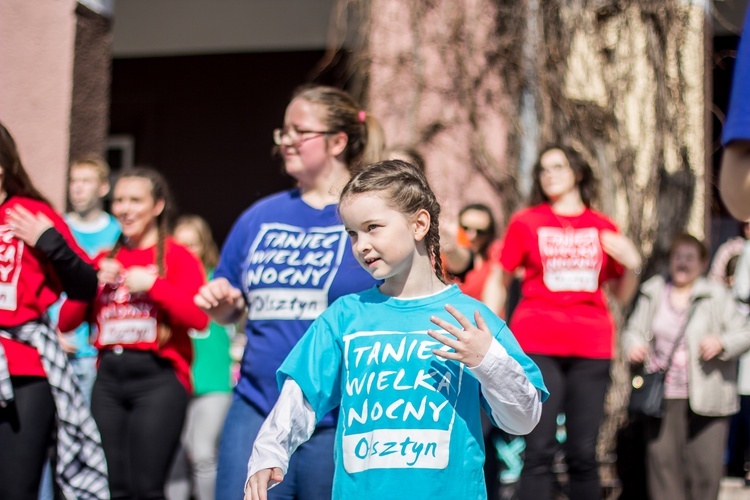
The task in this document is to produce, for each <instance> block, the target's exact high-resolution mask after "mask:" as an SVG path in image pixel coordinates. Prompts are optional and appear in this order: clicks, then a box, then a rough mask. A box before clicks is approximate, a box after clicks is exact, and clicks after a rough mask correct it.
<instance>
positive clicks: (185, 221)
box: [172, 215, 219, 271]
mask: <svg viewBox="0 0 750 500" xmlns="http://www.w3.org/2000/svg"><path fill="white" fill-rule="evenodd" d="M180 226H185V227H189V228H192V229H193V230H194V231H195V233H196V234H197V235H198V239H199V240H200V242H201V245H202V246H203V252H202V255H199V256H198V258H199V259H200V260H201V262H203V267H204V268H205V269H206V270H207V271H208V270H209V269H213V268H215V267H216V264H218V263H219V249H218V247H217V246H216V242H215V241H214V238H213V235H212V234H211V228H210V227H209V225H208V222H206V219H204V218H203V217H201V216H199V215H183V216H181V217H180V218H178V219H177V222H175V225H174V229H173V231H172V232H173V233H175V232H177V229H178V228H179V227H180Z"/></svg>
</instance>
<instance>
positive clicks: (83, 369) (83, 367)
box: [70, 356, 96, 404]
mask: <svg viewBox="0 0 750 500" xmlns="http://www.w3.org/2000/svg"><path fill="white" fill-rule="evenodd" d="M70 366H71V368H73V373H75V374H76V377H78V385H79V386H80V388H81V391H82V392H83V397H85V398H86V401H88V403H89V404H91V391H92V390H93V388H94V381H95V380H96V356H87V357H85V358H71V360H70Z"/></svg>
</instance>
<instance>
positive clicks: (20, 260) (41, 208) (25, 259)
mask: <svg viewBox="0 0 750 500" xmlns="http://www.w3.org/2000/svg"><path fill="white" fill-rule="evenodd" d="M16 206H22V207H24V208H26V209H27V210H29V211H30V212H31V213H33V214H37V213H40V212H41V213H43V214H44V215H46V216H47V217H49V218H50V219H51V220H52V224H53V225H54V227H55V229H57V231H58V232H59V233H60V234H61V235H62V236H63V238H64V239H65V241H66V242H67V243H68V245H69V246H70V247H71V248H72V249H73V250H74V251H75V252H76V253H77V254H78V255H79V256H80V257H81V258H82V259H83V260H85V261H86V262H91V260H90V259H89V258H88V256H87V255H86V253H85V252H84V251H83V250H81V248H80V247H79V246H78V244H77V243H76V241H75V239H74V238H73V235H72V234H71V233H70V230H69V229H68V226H67V225H66V224H65V221H64V220H63V218H62V217H60V216H59V215H58V214H57V212H55V211H54V209H53V208H52V207H50V206H49V205H47V204H46V203H44V202H42V201H39V200H32V199H30V198H25V197H22V196H12V197H10V198H8V199H7V200H6V201H5V202H4V203H3V204H2V205H0V326H5V327H11V326H18V325H22V324H24V323H26V322H27V321H30V320H33V319H38V318H40V317H41V316H42V315H43V314H44V313H46V312H47V309H49V307H50V306H51V305H52V304H54V303H55V301H57V299H58V297H59V296H60V293H61V292H62V287H61V285H60V281H59V280H58V278H57V274H56V273H55V270H54V268H53V267H52V264H51V263H50V262H49V261H48V260H47V258H46V257H45V256H44V255H42V253H41V252H39V251H38V250H36V249H34V248H31V247H28V246H27V245H25V244H24V243H23V242H22V241H21V240H19V239H17V238H15V237H13V236H11V234H10V232H9V231H8V226H7V224H6V222H5V218H6V215H7V210H8V209H11V208H13V207H16ZM0 343H2V345H3V348H4V349H5V355H6V357H7V358H8V371H9V372H10V374H11V375H25V376H42V377H44V376H46V374H45V373H44V369H43V368H42V362H41V360H40V359H39V353H38V352H37V350H36V349H35V348H33V347H31V346H29V345H27V344H23V343H21V342H18V341H14V340H10V339H5V338H0Z"/></svg>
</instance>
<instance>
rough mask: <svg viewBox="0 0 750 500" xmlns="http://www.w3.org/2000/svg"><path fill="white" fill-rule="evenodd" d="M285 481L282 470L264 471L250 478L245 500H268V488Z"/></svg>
mask: <svg viewBox="0 0 750 500" xmlns="http://www.w3.org/2000/svg"><path fill="white" fill-rule="evenodd" d="M283 480H284V473H283V472H282V471H281V469H280V468H278V467H274V468H273V469H262V470H259V471H258V472H256V473H255V474H253V475H252V476H250V480H249V481H248V482H247V485H246V486H245V500H266V499H267V498H268V493H267V492H268V488H270V487H271V486H273V485H275V484H278V483H280V482H281V481H283Z"/></svg>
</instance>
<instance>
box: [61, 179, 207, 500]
mask: <svg viewBox="0 0 750 500" xmlns="http://www.w3.org/2000/svg"><path fill="white" fill-rule="evenodd" d="M168 208H169V195H168V188H167V184H166V182H165V181H164V179H163V177H162V176H161V175H160V174H159V173H157V172H156V171H154V170H151V169H145V168H135V169H132V170H128V171H126V172H125V173H124V174H123V175H121V177H120V178H119V179H118V181H117V183H116V184H115V187H114V190H113V202H112V213H113V215H114V216H115V217H117V219H118V220H119V221H120V224H122V235H121V237H120V240H119V241H118V242H117V244H116V245H115V247H114V248H113V249H112V250H111V251H109V252H103V253H102V254H100V255H98V256H97V257H96V258H95V263H96V264H97V265H98V267H99V275H98V277H99V293H98V295H97V297H96V299H95V300H94V301H93V303H89V304H84V305H82V304H80V303H76V302H74V301H70V300H69V301H66V303H65V304H64V305H63V307H62V310H61V312H60V329H61V330H62V331H68V330H70V329H73V328H75V327H76V326H77V325H78V324H79V323H80V322H81V321H83V320H84V319H85V318H87V317H88V318H89V319H91V320H92V321H94V322H95V323H96V325H97V327H98V334H97V336H96V339H95V343H94V345H95V346H96V348H97V349H99V371H98V374H97V379H96V382H95V383H94V389H93V393H92V400H91V409H92V413H93V414H94V418H95V419H96V422H97V424H98V426H99V429H100V430H101V433H102V443H103V445H104V452H105V454H106V456H107V465H108V467H109V477H110V489H111V494H112V498H113V499H116V498H131V499H132V498H149V499H153V498H164V483H165V481H166V478H167V474H168V472H169V468H170V464H171V462H172V458H173V455H174V453H175V451H176V449H177V445H178V443H179V439H180V432H181V430H182V425H183V420H184V416H185V409H186V407H187V403H188V397H189V393H190V391H191V385H190V363H191V360H192V346H191V343H190V338H189V337H188V330H189V329H191V328H195V329H197V330H202V329H204V328H206V326H207V325H208V317H207V316H206V315H205V313H203V312H202V311H201V310H200V309H198V307H197V306H195V304H193V296H194V295H195V294H196V293H197V292H198V289H199V288H200V287H201V286H202V285H203V283H204V280H205V278H204V276H205V274H204V272H203V268H202V265H201V263H200V262H199V261H198V259H196V258H195V257H194V256H193V255H192V254H191V253H190V252H189V251H188V250H187V249H185V248H184V247H183V246H181V245H179V244H177V243H176V242H174V241H173V240H172V239H171V238H170V237H168V236H167V235H168V231H167V214H166V212H167V209H168ZM87 306H88V307H87Z"/></svg>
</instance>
